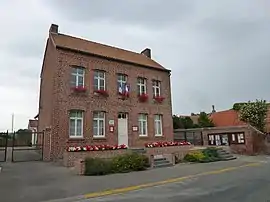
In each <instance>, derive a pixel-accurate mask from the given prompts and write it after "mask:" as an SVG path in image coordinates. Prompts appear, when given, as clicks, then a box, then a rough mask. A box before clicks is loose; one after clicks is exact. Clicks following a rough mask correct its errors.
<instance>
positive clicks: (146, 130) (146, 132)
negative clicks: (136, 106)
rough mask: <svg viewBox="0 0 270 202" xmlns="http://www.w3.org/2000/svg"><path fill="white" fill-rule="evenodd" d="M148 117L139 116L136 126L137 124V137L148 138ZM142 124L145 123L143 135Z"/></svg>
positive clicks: (144, 115)
mask: <svg viewBox="0 0 270 202" xmlns="http://www.w3.org/2000/svg"><path fill="white" fill-rule="evenodd" d="M147 122H148V115H147V114H139V118H138V124H139V131H138V132H139V136H144V137H146V136H148V123H147ZM143 123H145V127H146V128H145V134H143V133H142V131H143V129H142V127H143V125H144V124H143Z"/></svg>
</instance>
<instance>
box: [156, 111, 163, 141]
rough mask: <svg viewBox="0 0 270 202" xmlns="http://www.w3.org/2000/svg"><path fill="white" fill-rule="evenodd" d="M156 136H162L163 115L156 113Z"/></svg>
mask: <svg viewBox="0 0 270 202" xmlns="http://www.w3.org/2000/svg"><path fill="white" fill-rule="evenodd" d="M154 125H155V136H162V115H161V114H156V115H155V118H154Z"/></svg>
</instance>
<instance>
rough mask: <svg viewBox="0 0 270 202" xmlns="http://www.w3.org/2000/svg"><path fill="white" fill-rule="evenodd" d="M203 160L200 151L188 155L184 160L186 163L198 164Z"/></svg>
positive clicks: (203, 156) (203, 157)
mask: <svg viewBox="0 0 270 202" xmlns="http://www.w3.org/2000/svg"><path fill="white" fill-rule="evenodd" d="M203 159H205V155H204V154H203V152H201V151H195V152H192V153H188V154H187V155H186V156H185V157H184V160H185V161H188V162H200V161H201V160H203Z"/></svg>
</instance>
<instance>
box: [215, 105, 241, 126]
mask: <svg viewBox="0 0 270 202" xmlns="http://www.w3.org/2000/svg"><path fill="white" fill-rule="evenodd" d="M210 119H212V121H213V123H214V124H215V126H216V127H220V126H239V125H246V123H245V122H243V121H240V119H239V112H237V111H235V110H233V109H231V110H226V111H220V112H215V113H212V114H211V115H210Z"/></svg>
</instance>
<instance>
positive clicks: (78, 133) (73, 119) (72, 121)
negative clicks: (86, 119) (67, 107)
mask: <svg viewBox="0 0 270 202" xmlns="http://www.w3.org/2000/svg"><path fill="white" fill-rule="evenodd" d="M69 137H71V138H77V137H83V111H77V110H72V111H70V113H69Z"/></svg>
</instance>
